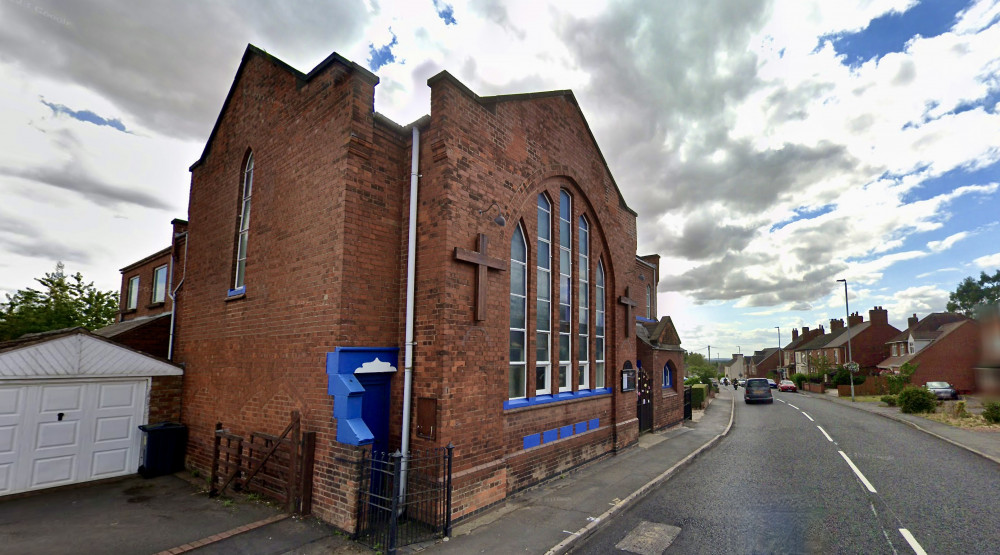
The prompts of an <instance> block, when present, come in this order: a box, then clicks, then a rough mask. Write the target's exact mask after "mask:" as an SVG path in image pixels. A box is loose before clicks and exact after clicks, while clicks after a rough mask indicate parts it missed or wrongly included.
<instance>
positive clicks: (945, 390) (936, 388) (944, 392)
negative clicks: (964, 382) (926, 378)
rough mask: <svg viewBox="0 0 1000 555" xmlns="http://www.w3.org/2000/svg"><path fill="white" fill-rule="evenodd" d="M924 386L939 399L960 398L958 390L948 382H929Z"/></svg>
mask: <svg viewBox="0 0 1000 555" xmlns="http://www.w3.org/2000/svg"><path fill="white" fill-rule="evenodd" d="M924 387H926V388H927V389H929V390H930V391H931V393H933V394H934V396H935V397H937V398H938V399H958V392H957V391H955V388H954V387H952V386H951V384H950V383H948V382H927V385H925V386H924Z"/></svg>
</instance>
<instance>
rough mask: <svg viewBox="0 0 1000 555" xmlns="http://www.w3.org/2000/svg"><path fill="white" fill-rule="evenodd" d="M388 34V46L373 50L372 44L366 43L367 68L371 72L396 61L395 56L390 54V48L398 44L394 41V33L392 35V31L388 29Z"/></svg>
mask: <svg viewBox="0 0 1000 555" xmlns="http://www.w3.org/2000/svg"><path fill="white" fill-rule="evenodd" d="M389 33H390V34H391V35H392V41H390V42H389V44H384V45H382V46H380V47H378V48H375V45H374V44H372V43H370V42H369V43H368V52H369V55H368V68H369V69H371V70H372V71H378V69H379V68H380V67H382V66H384V65H385V64H390V63H392V62H395V61H396V55H395V54H393V53H392V47H393V46H396V45H397V44H399V42H398V41H397V40H396V33H393V32H392V29H389Z"/></svg>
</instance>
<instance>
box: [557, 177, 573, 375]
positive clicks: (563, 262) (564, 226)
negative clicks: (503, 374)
mask: <svg viewBox="0 0 1000 555" xmlns="http://www.w3.org/2000/svg"><path fill="white" fill-rule="evenodd" d="M572 276H573V203H572V201H571V200H570V197H569V193H567V192H566V191H559V391H570V390H571V389H572V388H573V386H572V382H571V381H570V369H571V368H572V367H573V351H572V349H571V348H570V343H571V341H570V340H571V338H572V335H573V281H572V279H573V278H572Z"/></svg>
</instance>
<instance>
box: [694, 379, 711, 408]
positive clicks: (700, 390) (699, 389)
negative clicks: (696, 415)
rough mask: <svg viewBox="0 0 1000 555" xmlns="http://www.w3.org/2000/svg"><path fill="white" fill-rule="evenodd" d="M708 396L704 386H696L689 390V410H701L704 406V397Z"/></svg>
mask: <svg viewBox="0 0 1000 555" xmlns="http://www.w3.org/2000/svg"><path fill="white" fill-rule="evenodd" d="M707 396H708V388H707V387H705V385H704V384H697V385H695V386H693V387H692V388H691V408H695V409H701V408H704V406H705V397H707Z"/></svg>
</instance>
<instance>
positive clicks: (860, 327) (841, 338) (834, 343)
mask: <svg viewBox="0 0 1000 555" xmlns="http://www.w3.org/2000/svg"><path fill="white" fill-rule="evenodd" d="M870 327H872V323H871V322H861V323H860V324H857V325H854V326H851V328H850V330H851V335H850V337H857V336H859V335H861V334H862V333H863V332H864V331H865V330H867V329H868V328H870ZM837 331H841V333H840V334H839V335H838V336H837V337H834V338H833V339H831V340H830V342H829V343H827V344H826V347H842V346H844V345H846V344H847V338H848V335H847V333H845V332H846V330H843V331H842V330H837Z"/></svg>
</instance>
